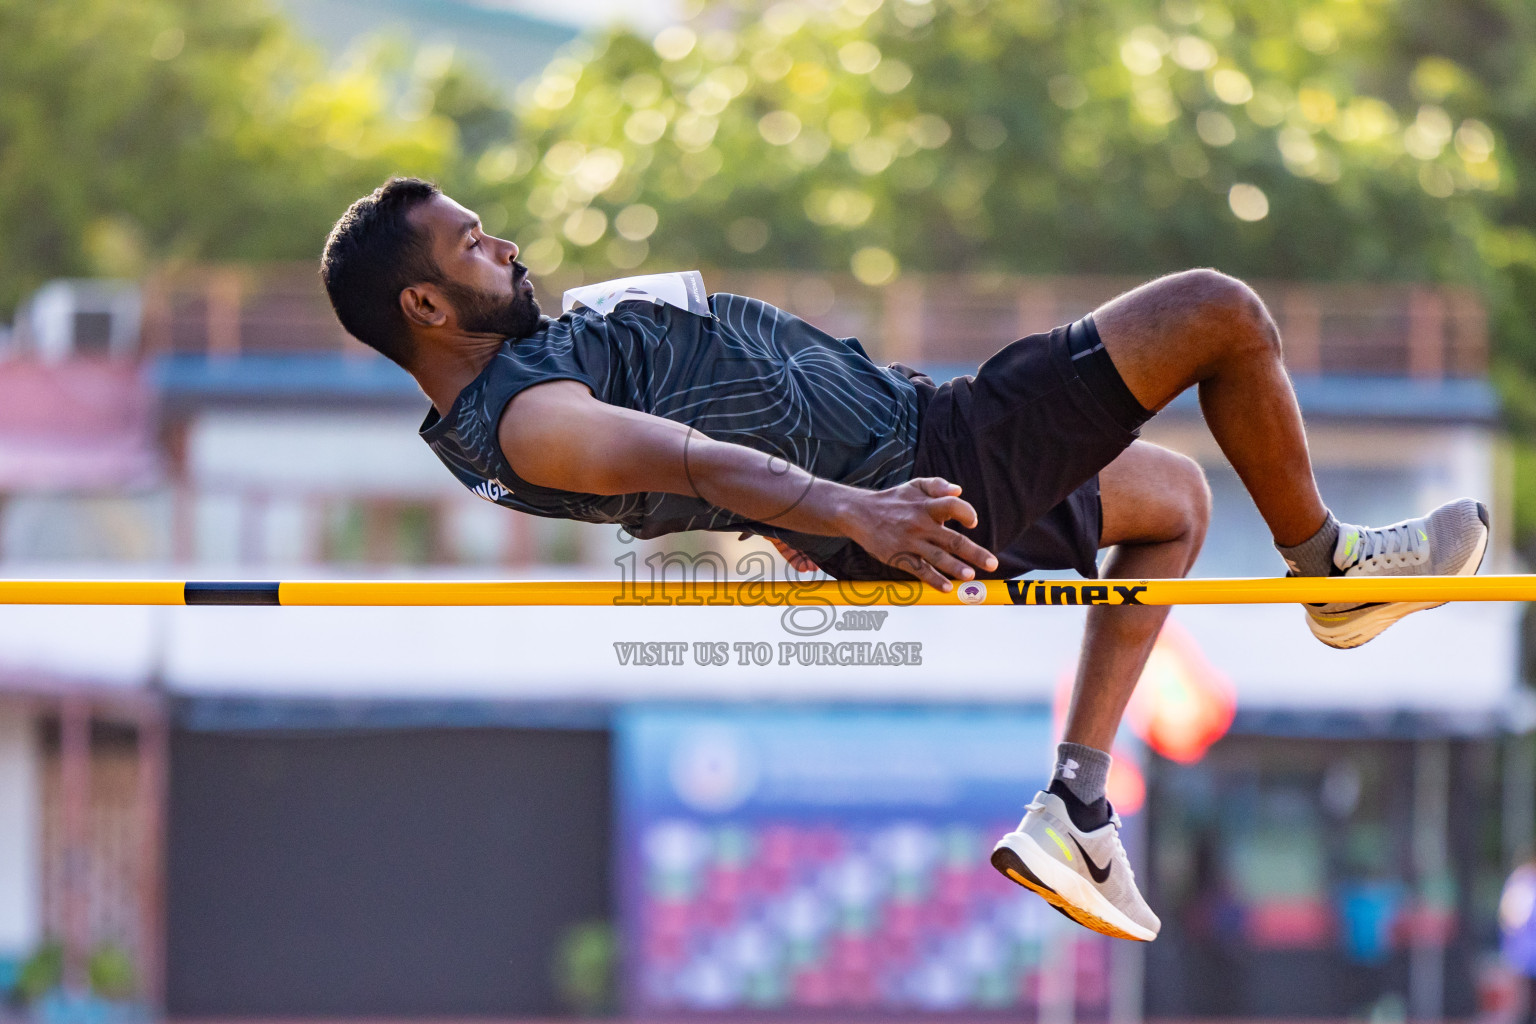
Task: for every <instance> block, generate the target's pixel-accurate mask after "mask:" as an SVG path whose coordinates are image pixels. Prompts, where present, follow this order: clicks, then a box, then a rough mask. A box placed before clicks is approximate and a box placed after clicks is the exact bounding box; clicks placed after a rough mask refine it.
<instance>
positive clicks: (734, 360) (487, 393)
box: [421, 294, 918, 559]
mask: <svg viewBox="0 0 1536 1024" xmlns="http://www.w3.org/2000/svg"><path fill="white" fill-rule="evenodd" d="M709 308H710V315H709V316H698V315H695V314H693V313H689V312H687V311H685V310H682V309H678V308H676V307H673V306H668V305H663V304H660V303H652V302H649V301H628V302H621V303H619V304H618V305H617V306H616V307H615V308H614V309H613V310H612V311H611V312H609V313H608V314H607V315H606V316H604V315H602V314H599V313H596V312H594V311H592V310H589V309H585V308H578V309H576V310H573V311H572V312H570V313H567V314H566V315H564V316H562V317H560V318H559V319H558V320H546V321H545V322H544V323H543V325H542V326H541V327H540V329H539V330H537V331H535V332H534V333H533V334H531V335H529V336H528V337H526V338H521V339H517V340H512V339H509V340H508V341H506V342H505V343H504V344H503V345H502V347H501V350H500V351H499V352H497V353H496V355H495V356H494V357H493V358H492V359H491V361H490V363H489V364H487V365H486V367H485V369H484V370H483V371H481V373H480V375H479V376H478V377H476V378H475V380H474V381H473V382H472V383H470V384H469V386H468V387H466V388H465V389H464V390H463V391H462V392H461V393H460V394H459V396H458V398H457V399H456V400H455V401H454V403H453V405H452V407H451V408H449V410H448V412H447V414H446V415H444V416H441V417H439V416H438V415H437V412H436V410H432V411H431V412H429V413H428V415H427V419H426V422H425V423H423V424H422V427H421V437H422V439H423V440H424V441H426V442H427V444H428V445H429V446H430V447H431V449H432V450H433V451H434V452H436V453H437V456H438V458H440V459H442V460H443V463H444V464H445V465H446V466H447V467H448V468H449V469H450V470H452V471H453V474H454V475H455V476H457V477H458V478H459V480H460V481H462V482H463V484H464V485H465V486H466V487H468V488H469V489H470V490H472V491H473V492H474V493H475V494H478V495H479V496H480V497H482V498H485V499H486V500H488V501H494V502H496V503H497V504H499V505H505V506H507V507H508V508H515V509H518V510H519V511H522V512H530V513H532V514H534V515H539V516H549V517H554V518H562V519H579V520H583V521H586V522H591V523H616V524H619V525H621V526H622V527H623V528H624V529H625V530H627V531H628V532H629V533H631V534H633V535H634V536H636V537H641V538H648V537H657V536H660V535H662V534H666V533H675V532H678V531H682V530H732V531H734V530H750V531H751V532H753V533H758V534H763V535H767V536H773V537H778V538H780V539H782V540H784V541H785V542H786V543H788V544H790V545H791V546H793V547H795V548H798V549H799V550H801V551H804V552H805V553H806V554H808V555H810V556H811V557H812V558H817V559H820V558H825V557H827V556H830V555H831V554H832V553H833V552H835V551H838V550H840V549H842V548H844V547H845V546H847V545H848V544H850V543H851V542H850V541H849V540H847V539H846V538H841V537H812V536H808V535H806V534H800V533H795V532H794V531H790V530H784V529H781V528H778V527H774V526H772V525H770V524H763V523H757V522H754V521H752V520H750V519H747V518H746V517H745V516H741V515H738V514H737V513H735V512H732V511H730V510H728V509H723V508H719V507H717V506H715V505H711V504H709V503H708V502H705V501H703V500H701V499H699V498H696V497H693V496H689V495H681V494H664V493H660V492H655V493H642V494H620V495H598V494H579V493H574V492H570V491H559V490H553V489H550V488H547V487H537V486H535V485H533V484H530V483H528V482H527V481H526V480H522V479H520V478H519V477H518V476H517V474H516V473H514V472H513V471H512V467H511V465H510V464H509V461H508V458H507V456H508V455H511V456H512V458H514V459H515V458H516V453H515V452H512V453H503V452H502V450H501V447H500V445H499V444H498V442H497V437H496V431H497V426H498V424H499V422H500V420H501V415H502V412H503V411H504V410H505V409H506V406H507V403H508V402H510V401H511V400H512V398H513V397H514V396H515V395H517V393H518V392H520V391H522V390H523V389H524V388H527V387H531V386H532V385H535V384H540V383H543V382H545V381H551V380H575V381H580V382H581V383H583V384H585V385H586V386H587V387H589V388H590V389H591V390H592V394H593V395H594V396H596V397H597V398H598V399H599V400H600V401H604V402H608V403H609V404H611V405H618V406H623V407H624V408H626V409H635V410H638V411H640V412H646V413H651V414H652V415H656V416H662V417H665V418H666V419H670V420H676V421H678V422H680V423H686V424H688V425H690V426H692V427H694V428H696V429H697V430H699V431H700V432H702V433H704V434H706V435H708V436H709V437H712V438H714V439H716V440H719V441H728V442H731V443H734V444H740V445H745V446H747V447H749V448H754V449H756V450H758V451H760V452H763V453H765V454H767V455H771V456H776V457H778V458H782V459H786V460H788V461H790V462H792V463H794V464H795V465H797V466H800V467H801V468H803V469H806V470H808V471H809V472H811V473H813V474H815V475H816V476H819V477H824V478H827V479H830V480H836V481H838V482H840V483H844V484H849V485H852V486H855V487H866V488H871V489H879V488H884V487H890V486H893V485H895V484H898V483H901V482H902V481H904V480H907V479H910V478H911V476H912V465H913V453H914V451H915V449H916V446H917V428H918V394H917V389H916V387H915V386H914V385H913V383H912V382H911V381H910V380H909V379H908V378H907V376H906V375H905V374H903V373H902V372H901V371H900V370H899V369H895V368H892V367H881V366H876V365H875V364H874V363H873V362H871V361H870V359H869V357H868V356H867V355H865V353H864V350H863V348H862V347H860V345H859V343H858V342H857V341H856V340H854V339H852V338H834V337H832V336H830V335H828V334H825V333H823V332H822V331H819V330H817V329H816V328H814V327H812V326H811V325H810V324H808V323H806V322H805V321H804V320H801V319H800V318H798V317H796V316H793V315H791V314H789V313H786V312H784V311H783V310H781V309H776V308H775V307H773V306H770V305H768V304H767V303H765V302H761V301H759V300H757V299H749V298H744V297H742V296H739V295H726V294H717V295H711V296H710V297H709Z"/></svg>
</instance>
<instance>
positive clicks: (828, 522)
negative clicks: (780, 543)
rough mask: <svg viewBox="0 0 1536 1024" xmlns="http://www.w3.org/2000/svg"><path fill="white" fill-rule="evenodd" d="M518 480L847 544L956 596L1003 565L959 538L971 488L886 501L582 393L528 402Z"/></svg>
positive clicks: (932, 485) (576, 389) (519, 402)
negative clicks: (954, 583) (654, 498)
mask: <svg viewBox="0 0 1536 1024" xmlns="http://www.w3.org/2000/svg"><path fill="white" fill-rule="evenodd" d="M497 437H498V440H499V441H500V442H501V450H502V452H503V453H505V455H506V457H507V461H508V462H509V463H510V464H511V466H512V469H513V471H514V472H516V473H517V475H518V476H520V477H522V478H523V479H524V480H527V481H528V482H529V483H532V484H537V485H539V486H541V487H551V488H555V489H557V490H564V491H580V492H583V493H587V494H634V493H638V492H643V491H661V492H665V493H669V494H686V495H692V496H694V497H697V498H700V499H702V500H703V501H706V502H708V503H710V504H711V505H717V506H719V507H721V508H727V509H730V510H731V511H732V512H736V513H739V514H741V515H743V516H746V517H747V518H749V519H753V520H756V521H757V522H760V523H764V524H768V525H772V526H782V527H784V528H785V529H788V530H794V531H796V532H799V533H810V534H818V535H822V536H829V537H847V538H849V539H851V540H853V541H854V542H855V543H857V544H859V545H860V546H861V547H863V548H864V549H865V550H866V551H868V552H869V553H870V554H871V555H873V556H874V557H876V558H878V559H879V560H880V561H882V562H884V563H886V564H887V565H893V566H896V567H897V568H900V569H903V570H905V571H907V572H910V573H912V574H913V575H915V576H917V577H918V578H919V579H922V580H923V581H924V582H926V583H931V584H933V585H934V586H937V587H942V588H944V589H948V588H949V586H950V584H949V582H948V579H946V577H948V578H952V579H971V578H972V577H973V576H974V575H975V570H974V569H973V568H972V566H975V567H976V568H980V569H986V570H992V569H995V568H996V567H997V559H995V558H993V557H992V555H991V553H990V552H988V551H987V550H985V549H984V548H982V547H981V546H980V545H978V544H976V543H974V542H972V541H971V540H968V539H967V538H966V537H964V536H962V535H961V534H959V533H957V532H956V531H954V530H952V529H950V528H949V527H947V526H946V525H944V524H945V523H947V522H949V521H950V520H955V521H957V522H959V523H962V524H963V525H965V526H966V527H972V526H975V525H976V510H975V509H974V508H972V507H971V506H970V504H969V503H967V502H965V501H963V500H961V498H960V497H959V494H960V488H959V487H958V486H957V485H955V484H952V483H950V482H948V481H947V480H941V479H939V478H937V477H926V478H921V479H917V480H909V481H907V482H906V483H904V484H900V485H898V486H896V487H890V488H887V489H885V490H882V491H869V490H864V489H862V488H858V487H848V486H846V485H844V484H839V483H836V482H834V481H832V480H826V479H822V478H820V477H816V476H812V475H811V474H810V473H808V472H806V471H805V470H803V469H800V468H799V467H797V466H794V465H791V464H789V463H787V462H785V461H784V460H783V459H778V458H774V457H772V456H769V455H766V454H764V453H763V452H759V451H757V450H755V449H752V448H747V447H745V446H743V445H737V444H728V443H726V442H723V441H715V440H712V439H711V438H709V437H706V436H705V435H703V434H701V433H699V432H698V431H697V430H694V429H693V428H692V427H689V426H687V425H686V424H682V423H677V422H674V421H672V420H668V419H664V418H662V417H660V416H652V415H649V414H647V413H642V412H635V411H634V410H632V409H624V408H620V407H619V406H614V405H609V404H607V403H606V402H600V401H598V400H597V399H596V398H594V397H593V396H592V393H591V392H590V391H588V390H587V387H586V385H584V384H580V383H578V382H576V381H552V382H550V383H548V384H539V385H536V386H534V387H531V388H529V389H528V390H527V391H524V392H522V393H521V394H519V395H518V396H517V397H516V398H514V399H513V400H512V402H511V403H510V404H509V405H508V406H507V411H506V413H505V414H504V415H503V416H502V419H501V425H500V427H499V429H498V432H497Z"/></svg>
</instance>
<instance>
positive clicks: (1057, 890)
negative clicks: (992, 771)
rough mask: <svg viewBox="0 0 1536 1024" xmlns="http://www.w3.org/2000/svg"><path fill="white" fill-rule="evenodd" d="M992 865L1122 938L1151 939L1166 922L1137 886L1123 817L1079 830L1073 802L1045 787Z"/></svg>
mask: <svg viewBox="0 0 1536 1024" xmlns="http://www.w3.org/2000/svg"><path fill="white" fill-rule="evenodd" d="M992 866H993V867H995V868H997V870H999V871H1001V872H1002V873H1003V874H1004V875H1007V876H1008V877H1009V878H1011V879H1013V880H1014V881H1015V882H1018V883H1019V884H1020V885H1022V886H1024V887H1025V888H1026V889H1030V890H1033V891H1034V892H1037V893H1039V894H1040V895H1041V896H1043V897H1045V900H1046V902H1048V903H1050V904H1051V906H1053V907H1055V908H1056V909H1057V910H1060V911H1061V912H1062V913H1064V914H1066V915H1067V916H1068V917H1070V918H1071V919H1072V920H1074V921H1076V922H1077V923H1078V924H1080V925H1082V926H1083V927H1085V928H1091V929H1093V930H1094V931H1096V932H1099V933H1101V934H1104V935H1109V936H1113V937H1114V938H1117V939H1138V940H1140V941H1142V942H1151V941H1152V940H1153V939H1155V938H1157V933H1158V930H1159V929H1160V928H1162V922H1161V921H1159V920H1158V919H1157V915H1156V914H1154V913H1152V908H1151V907H1148V906H1147V901H1146V900H1144V899H1142V898H1141V893H1140V892H1139V891H1137V889H1136V874H1135V872H1133V871H1132V870H1131V863H1130V861H1128V860H1127V859H1126V856H1125V847H1123V846H1121V845H1120V816H1119V815H1118V814H1114V813H1113V812H1111V814H1110V818H1109V823H1108V824H1106V825H1104V826H1103V827H1101V828H1096V829H1094V830H1093V831H1092V832H1082V831H1079V830H1078V828H1077V826H1075V825H1073V824H1072V819H1071V817H1069V816H1068V814H1067V807H1066V805H1065V804H1064V803H1062V801H1061V798H1060V797H1058V796H1056V795H1055V794H1054V793H1050V792H1046V791H1044V790H1042V791H1041V792H1039V793H1036V794H1035V799H1034V802H1033V803H1031V804H1030V805H1029V806H1028V807H1026V808H1025V811H1024V820H1023V821H1021V822H1019V827H1018V829H1017V831H1014V832H1009V833H1008V834H1007V835H1005V836H1003V838H1002V839H1000V840H998V843H997V846H996V847H994V848H993V850H992Z"/></svg>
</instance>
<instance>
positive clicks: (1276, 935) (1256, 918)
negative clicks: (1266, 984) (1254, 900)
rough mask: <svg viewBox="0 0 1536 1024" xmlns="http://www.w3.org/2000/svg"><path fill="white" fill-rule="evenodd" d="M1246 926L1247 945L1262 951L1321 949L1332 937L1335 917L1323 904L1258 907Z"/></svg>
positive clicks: (1287, 903) (1281, 903) (1252, 910)
mask: <svg viewBox="0 0 1536 1024" xmlns="http://www.w3.org/2000/svg"><path fill="white" fill-rule="evenodd" d="M1243 924H1244V927H1245V930H1246V931H1247V933H1248V941H1250V942H1251V943H1253V945H1255V946H1257V947H1258V948H1260V949H1319V948H1321V947H1323V946H1325V945H1327V944H1328V942H1329V940H1330V939H1331V938H1332V936H1333V913H1332V911H1330V910H1329V909H1328V904H1326V903H1324V902H1322V901H1321V900H1287V901H1274V902H1270V903H1259V904H1256V905H1255V906H1252V907H1250V908H1249V909H1248V911H1247V913H1246V914H1245V915H1244V918H1243Z"/></svg>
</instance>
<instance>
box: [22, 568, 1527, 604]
mask: <svg viewBox="0 0 1536 1024" xmlns="http://www.w3.org/2000/svg"><path fill="white" fill-rule="evenodd" d="M1342 601H1350V602H1379V601H1388V602H1390V601H1411V602H1416V603H1418V602H1440V601H1536V575H1522V576H1406V577H1388V578H1376V579H1373V578H1370V577H1362V576H1348V577H1334V578H1331V579H1324V578H1306V577H1303V578H1296V579H1179V580H1060V579H1029V578H1024V579H1018V580H989V581H985V582H971V583H957V584H955V588H954V589H953V590H952V591H949V592H947V593H946V592H945V591H942V590H939V589H938V588H936V587H930V586H926V585H923V584H919V583H916V582H887V583H877V582H866V583H853V582H837V581H824V580H823V581H807V582H803V583H802V582H755V581H750V580H749V581H731V582H720V583H716V582H712V581H710V580H709V579H707V578H706V579H700V580H696V581H695V580H689V581H683V580H677V579H672V580H666V581H662V580H656V581H654V582H653V581H649V580H645V581H641V582H639V583H636V582H635V581H632V580H631V581H624V580H601V581H591V580H578V581H572V580H507V581H496V580H293V581H285V582H275V581H232V582H217V581H197V580H193V581H185V580H0V604H13V605H21V604H28V605H44V604H51V605H284V606H299V605H304V606H311V607H314V606H350V607H385V606H461V607H463V606H476V605H479V606H491V605H505V606H522V607H529V606H537V605H548V606H586V607H596V606H602V605H613V606H617V607H647V606H679V605H681V606H717V607H718V606H730V605H736V606H751V605H853V606H866V605H893V606H902V605H929V606H931V605H950V606H954V605H1011V606H1020V605H1023V606H1030V605H1055V606H1060V605H1099V604H1102V605H1124V604H1142V605H1173V604H1297V603H1320V602H1342Z"/></svg>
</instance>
